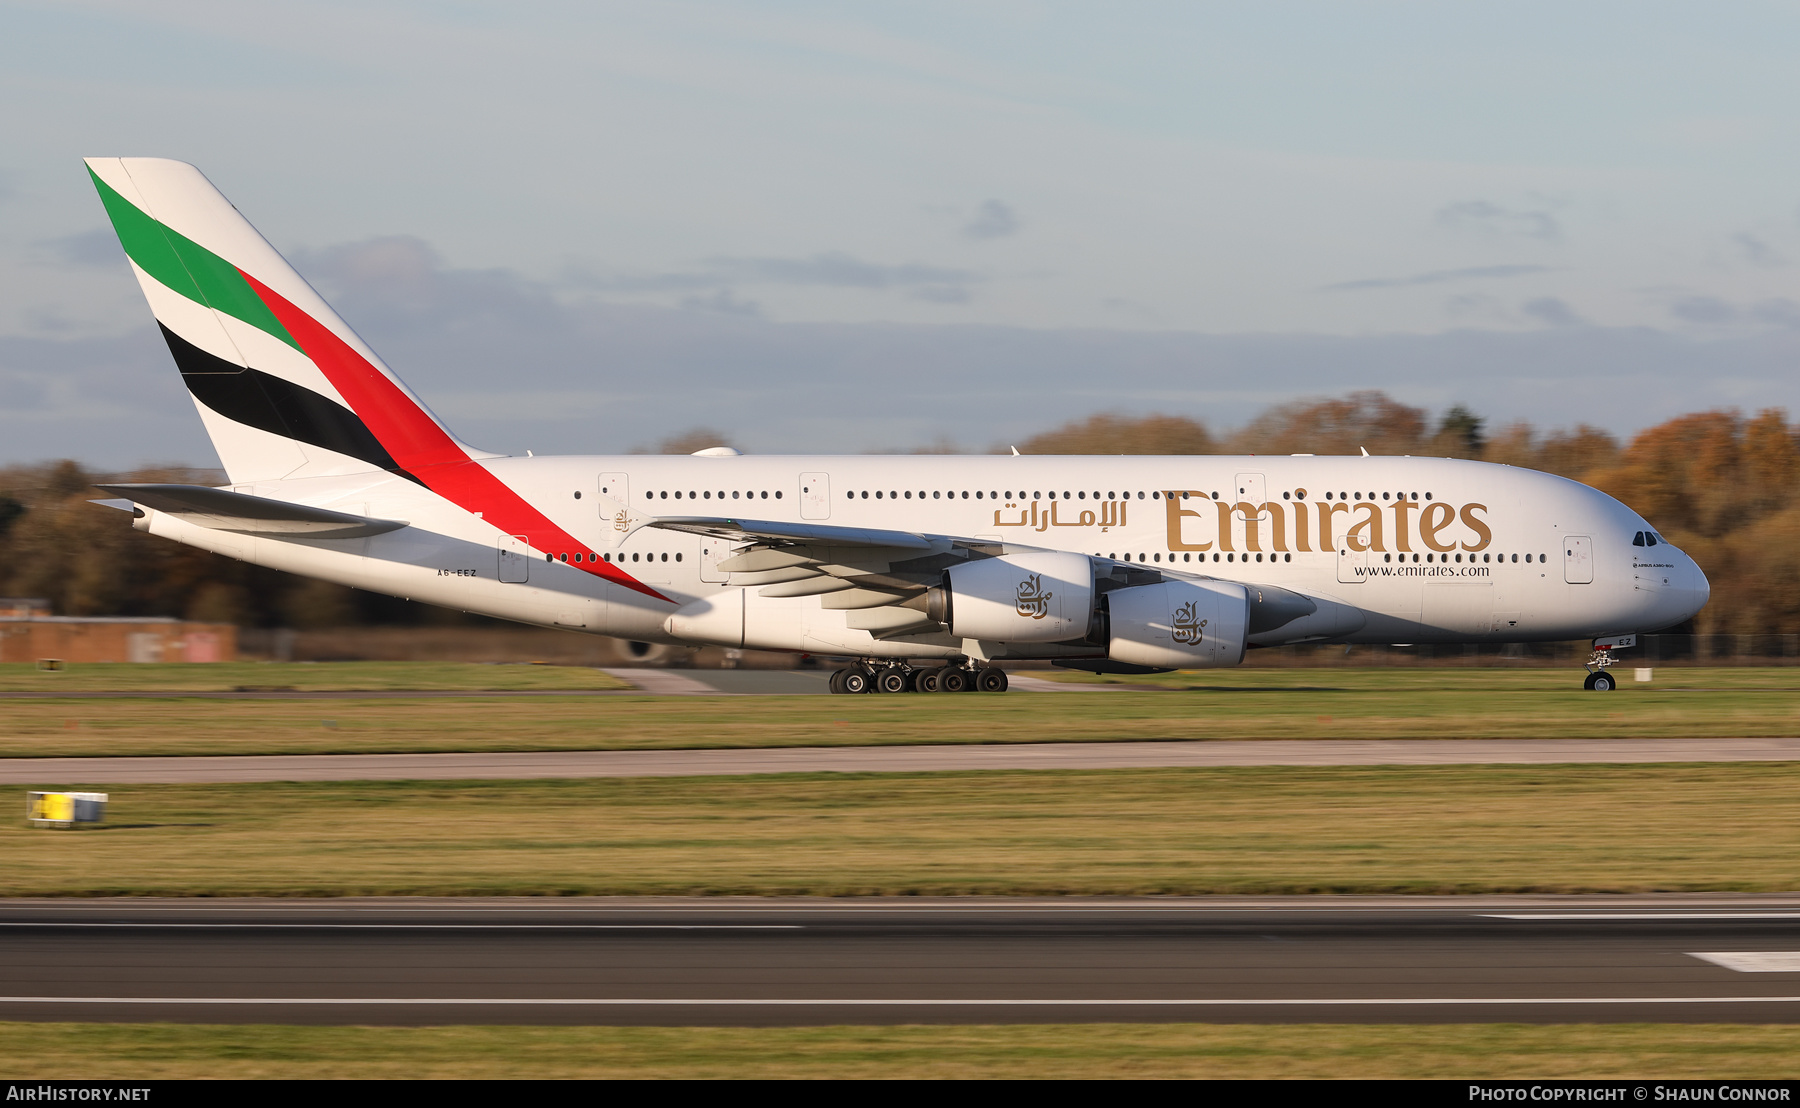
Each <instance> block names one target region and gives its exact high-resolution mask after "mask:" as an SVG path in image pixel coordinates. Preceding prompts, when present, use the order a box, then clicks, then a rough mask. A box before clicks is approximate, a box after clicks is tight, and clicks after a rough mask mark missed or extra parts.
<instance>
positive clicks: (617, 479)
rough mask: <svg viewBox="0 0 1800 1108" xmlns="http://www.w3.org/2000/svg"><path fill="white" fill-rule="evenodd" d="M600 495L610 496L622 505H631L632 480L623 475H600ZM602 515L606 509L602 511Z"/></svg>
mask: <svg viewBox="0 0 1800 1108" xmlns="http://www.w3.org/2000/svg"><path fill="white" fill-rule="evenodd" d="M600 495H601V496H610V497H612V498H613V499H614V500H617V501H618V502H619V503H621V504H626V505H629V504H630V503H631V478H629V477H627V476H626V475H625V474H623V473H602V474H601V475H600ZM600 511H601V514H602V515H604V514H605V513H606V509H605V508H602V509H600Z"/></svg>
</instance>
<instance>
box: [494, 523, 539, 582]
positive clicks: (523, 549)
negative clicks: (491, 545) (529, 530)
mask: <svg viewBox="0 0 1800 1108" xmlns="http://www.w3.org/2000/svg"><path fill="white" fill-rule="evenodd" d="M495 545H496V547H497V548H498V552H499V555H500V580H501V581H502V582H505V583H507V584H513V585H522V584H524V583H525V582H526V580H527V579H529V578H530V576H531V540H530V539H527V538H526V537H525V536H524V535H501V536H500V538H499V539H498V540H497V542H496V543H495Z"/></svg>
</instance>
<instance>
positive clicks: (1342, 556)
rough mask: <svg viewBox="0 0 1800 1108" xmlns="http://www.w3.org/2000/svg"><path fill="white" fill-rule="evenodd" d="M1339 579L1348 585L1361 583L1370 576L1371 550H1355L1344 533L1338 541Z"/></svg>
mask: <svg viewBox="0 0 1800 1108" xmlns="http://www.w3.org/2000/svg"><path fill="white" fill-rule="evenodd" d="M1337 571H1338V580H1339V581H1341V582H1342V583H1344V584H1346V585H1356V584H1361V583H1362V582H1363V581H1364V580H1366V579H1367V578H1368V573H1369V552H1368V551H1367V550H1353V549H1351V547H1350V542H1349V540H1348V539H1346V538H1344V537H1343V536H1342V535H1339V536H1338V541H1337Z"/></svg>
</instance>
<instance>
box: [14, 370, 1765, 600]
mask: <svg viewBox="0 0 1800 1108" xmlns="http://www.w3.org/2000/svg"><path fill="white" fill-rule="evenodd" d="M702 439H704V440H706V441H705V443H704V445H718V444H721V443H724V442H728V441H729V440H727V439H726V438H725V436H723V435H719V434H716V433H713V432H695V433H693V434H689V435H681V436H676V437H674V438H672V439H669V440H667V441H666V442H664V443H663V444H661V452H666V453H686V452H688V450H687V449H682V448H683V447H685V448H688V449H692V448H693V447H692V443H694V442H699V441H700V440H702ZM1018 448H1019V450H1020V451H1021V452H1022V453H1025V454H1297V453H1310V454H1352V455H1353V454H1356V453H1358V452H1359V450H1361V449H1363V448H1366V449H1367V450H1368V451H1369V453H1371V454H1412V455H1428V456H1434V457H1453V458H1473V459H1478V460H1481V461H1489V462H1504V463H1506V464H1509V465H1514V466H1519V467H1521V468H1526V469H1537V470H1543V471H1546V472H1549V473H1556V474H1560V475H1562V476H1564V477H1569V478H1573V479H1574V480H1577V481H1581V482H1583V483H1584V484H1588V485H1592V486H1594V487H1595V488H1598V489H1601V490H1602V491H1604V492H1607V493H1610V494H1611V495H1613V496H1615V497H1617V498H1619V499H1620V500H1622V501H1624V502H1625V503H1627V504H1629V505H1631V506H1632V507H1633V508H1635V509H1636V510H1637V511H1639V512H1640V513H1642V514H1643V516H1644V518H1646V519H1648V520H1649V521H1650V523H1651V525H1652V526H1654V527H1655V528H1656V529H1657V530H1658V531H1659V532H1660V533H1662V534H1663V535H1665V536H1666V537H1667V538H1669V539H1670V540H1672V541H1673V542H1674V543H1675V544H1676V545H1677V546H1680V547H1681V548H1682V549H1684V550H1686V551H1687V552H1688V553H1690V554H1692V555H1693V556H1694V558H1695V559H1696V560H1697V561H1698V562H1699V563H1700V566H1701V568H1702V569H1704V570H1705V571H1706V574H1707V577H1708V578H1709V579H1710V580H1711V582H1712V588H1713V592H1712V601H1711V603H1709V604H1708V605H1707V607H1706V609H1705V610H1704V611H1702V612H1701V613H1700V616H1699V617H1698V618H1697V619H1696V620H1695V621H1694V626H1693V628H1692V630H1694V631H1697V632H1700V633H1731V634H1795V633H1800V496H1797V495H1796V489H1795V485H1796V481H1797V480H1800V429H1796V428H1795V427H1794V426H1792V425H1790V424H1789V423H1788V422H1787V416H1786V414H1785V413H1784V412H1782V411H1779V410H1776V409H1769V410H1765V411H1762V412H1759V413H1757V414H1756V415H1755V416H1745V415H1743V414H1741V413H1738V412H1733V411H1714V412H1697V413H1693V414H1690V415H1683V416H1677V417H1676V418H1674V419H1671V420H1668V421H1667V422H1664V423H1661V424H1658V425H1657V426H1655V427H1651V428H1649V429H1647V430H1645V431H1642V432H1639V433H1638V434H1637V435H1636V436H1634V437H1633V438H1632V439H1631V440H1630V441H1629V442H1627V443H1620V442H1619V441H1618V440H1617V439H1616V438H1614V437H1613V436H1612V435H1610V434H1608V433H1607V432H1605V431H1602V430H1600V429H1598V428H1595V427H1590V426H1587V425H1585V424H1584V425H1580V426H1577V427H1575V428H1574V429H1572V430H1554V431H1548V432H1544V431H1539V430H1538V429H1537V428H1535V427H1533V426H1531V425H1530V424H1528V423H1512V424H1508V425H1506V426H1504V427H1500V428H1498V429H1497V430H1494V431H1493V432H1492V433H1491V434H1490V433H1489V429H1488V426H1487V423H1486V421H1485V420H1483V419H1482V418H1481V417H1480V416H1478V415H1476V414H1475V413H1473V412H1471V411H1469V410H1468V409H1467V408H1465V407H1462V406H1460V405H1458V406H1456V407H1452V408H1450V409H1449V410H1448V411H1446V412H1443V413H1442V414H1441V415H1439V416H1438V417H1437V418H1436V419H1433V418H1431V416H1430V413H1428V412H1427V411H1426V410H1425V409H1423V408H1414V407H1410V406H1408V405H1405V404H1401V403H1399V402H1398V401H1395V400H1394V399H1393V398H1391V397H1389V396H1387V395H1385V394H1383V393H1380V392H1355V393H1351V394H1350V395H1348V396H1344V397H1338V398H1333V399H1326V400H1307V401H1295V402H1292V403H1287V404H1279V405H1276V406H1274V407H1272V408H1270V409H1268V410H1267V411H1265V412H1263V413H1262V414H1261V415H1260V416H1258V417H1257V418H1256V419H1254V420H1252V421H1251V422H1250V423H1249V424H1247V425H1246V426H1244V427H1241V428H1238V429H1236V430H1233V431H1220V432H1217V433H1215V432H1214V431H1212V430H1210V429H1208V428H1207V427H1206V426H1205V425H1204V424H1202V423H1200V422H1198V421H1196V420H1193V419H1188V418H1186V417H1183V416H1169V415H1151V416H1128V415H1119V414H1114V413H1102V414H1099V415H1094V416H1090V417H1088V418H1086V419H1082V420H1077V421H1074V422H1071V423H1068V424H1065V425H1064V426H1062V427H1058V428H1056V429H1054V430H1051V431H1046V432H1044V433H1042V434H1039V435H1036V436H1033V437H1032V438H1029V439H1027V440H1025V441H1023V442H1021V443H1019V444H1018ZM96 481H167V482H178V483H187V484H208V485H216V484H222V483H223V481H224V477H223V475H222V474H220V473H218V472H217V471H214V470H197V469H191V468H185V467H178V466H162V467H147V468H143V469H139V470H135V471H133V472H131V473H126V474H106V473H99V472H95V471H92V470H89V469H87V468H85V467H83V466H81V465H80V464H78V463H76V462H73V461H59V462H52V463H46V464H42V465H29V466H13V467H9V468H3V469H0V595H6V596H32V597H46V598H48V599H49V600H50V602H51V604H52V607H53V610H54V611H55V612H56V613H58V614H61V615H180V616H184V617H187V618H189V619H199V620H208V621H217V622H229V623H237V624H239V625H242V626H257V627H280V626H285V627H294V628H299V629H302V630H306V629H313V628H321V627H340V626H353V625H361V624H429V625H434V626H454V625H459V624H468V625H474V624H482V623H488V622H491V621H488V620H484V619H482V618H480V617H475V616H466V615H463V614H461V613H457V612H448V611H444V610H442V609H437V608H431V607H429V606H426V605H421V604H413V603H410V602H407V601H402V600H397V599H394V598H391V597H385V596H380V595H377V594H374V593H367V592H361V591H358V590H353V589H348V588H344V587H342V586H339V585H332V584H328V583H326V582H323V581H313V580H309V579H306V578H301V577H294V576H292V575H289V574H285V573H281V572H278V571H276V570H271V569H264V568H261V567H258V566H250V565H245V564H244V563H242V562H237V561H233V560H231V559H228V558H221V557H219V556H217V555H214V554H208V553H206V552H204V551H200V550H195V549H193V548H191V547H186V546H181V545H178V544H176V543H171V542H166V541H163V540H160V539H154V538H151V537H150V536H148V535H144V534H141V533H139V532H137V531H133V530H132V529H131V527H130V525H129V520H128V519H127V517H126V516H125V515H124V514H123V513H121V512H117V511H114V510H112V509H109V508H105V507H101V506H98V505H94V504H90V503H88V501H89V500H91V499H94V498H96V497H99V496H101V495H102V494H101V493H99V492H98V491H97V490H95V489H94V488H93V485H94V483H95V482H96Z"/></svg>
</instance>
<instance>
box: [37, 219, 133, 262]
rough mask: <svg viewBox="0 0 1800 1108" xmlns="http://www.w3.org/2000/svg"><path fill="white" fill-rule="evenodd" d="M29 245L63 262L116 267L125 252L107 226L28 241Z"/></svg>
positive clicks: (117, 237) (121, 260)
mask: <svg viewBox="0 0 1800 1108" xmlns="http://www.w3.org/2000/svg"><path fill="white" fill-rule="evenodd" d="M32 246H34V247H36V248H37V250H38V252H39V253H41V254H45V255H48V256H49V257H50V258H51V259H52V260H54V261H57V262H60V263H62V264H63V265H104V266H117V265H121V264H122V263H123V262H124V261H125V251H124V249H123V248H121V247H120V246H119V236H118V235H116V234H114V233H113V229H112V228H111V227H96V228H94V229H93V230H91V231H82V232H80V233H79V234H74V235H61V236H59V237H57V238H53V239H40V240H38V241H37V242H34V243H32Z"/></svg>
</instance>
